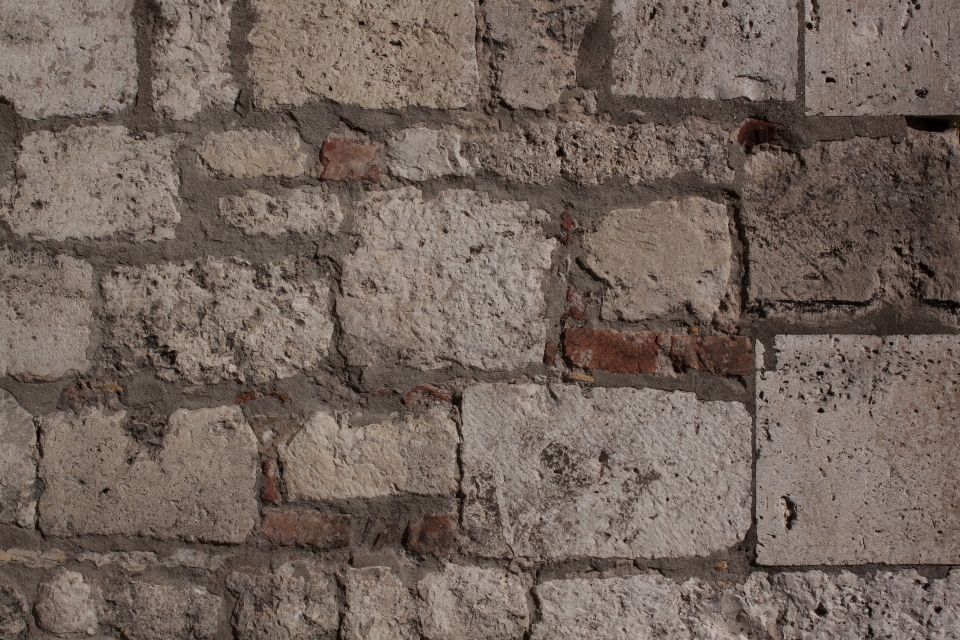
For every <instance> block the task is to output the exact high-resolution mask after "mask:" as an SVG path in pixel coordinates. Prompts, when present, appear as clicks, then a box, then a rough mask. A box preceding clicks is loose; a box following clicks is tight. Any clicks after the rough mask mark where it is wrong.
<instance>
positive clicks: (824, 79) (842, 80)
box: [804, 0, 960, 116]
mask: <svg viewBox="0 0 960 640" xmlns="http://www.w3.org/2000/svg"><path fill="white" fill-rule="evenodd" d="M804 5H805V8H806V13H805V16H804V19H805V22H806V27H807V29H806V37H805V51H806V65H805V66H806V73H807V77H806V105H807V113H811V114H824V115H830V116H874V115H901V114H905V115H911V114H912V115H944V114H954V113H957V112H960V80H958V79H957V74H958V71H960V35H958V31H960V15H958V14H957V11H956V5H955V4H953V3H952V2H949V1H947V2H944V1H941V2H918V1H915V0H896V1H888V2H861V3H850V2H844V1H842V0H805V1H804Z"/></svg>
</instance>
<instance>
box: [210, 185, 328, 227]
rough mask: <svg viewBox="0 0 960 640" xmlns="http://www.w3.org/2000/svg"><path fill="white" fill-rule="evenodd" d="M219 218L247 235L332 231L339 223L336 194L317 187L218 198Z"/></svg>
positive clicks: (252, 192)
mask: <svg viewBox="0 0 960 640" xmlns="http://www.w3.org/2000/svg"><path fill="white" fill-rule="evenodd" d="M220 217H222V218H223V219H224V220H225V221H226V222H227V224H229V225H230V226H233V227H237V228H238V229H242V230H243V232H244V233H245V234H247V235H248V236H252V235H257V234H264V235H268V236H270V237H271V238H279V237H280V236H282V235H284V234H285V233H300V234H303V235H313V234H316V233H328V234H331V235H333V234H335V233H337V232H338V231H339V230H340V224H341V223H342V222H343V210H342V209H341V208H340V199H339V198H338V197H337V196H336V194H333V193H329V192H328V191H327V190H326V189H323V188H320V187H306V188H303V189H292V190H290V191H286V192H284V193H283V194H282V195H280V196H271V195H268V194H266V193H262V192H260V191H247V192H246V193H245V194H244V195H242V196H225V197H223V198H220Z"/></svg>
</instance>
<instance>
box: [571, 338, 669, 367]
mask: <svg viewBox="0 0 960 640" xmlns="http://www.w3.org/2000/svg"><path fill="white" fill-rule="evenodd" d="M662 340H663V336H662V335H660V334H659V333H621V332H619V331H599V330H597V329H567V330H566V331H564V332H563V353H564V355H565V356H566V357H567V359H568V360H570V363H571V364H572V365H573V366H575V367H583V368H584V369H592V370H595V371H612V372H614V373H656V372H657V369H658V368H659V367H660V363H659V356H660V343H661V342H662Z"/></svg>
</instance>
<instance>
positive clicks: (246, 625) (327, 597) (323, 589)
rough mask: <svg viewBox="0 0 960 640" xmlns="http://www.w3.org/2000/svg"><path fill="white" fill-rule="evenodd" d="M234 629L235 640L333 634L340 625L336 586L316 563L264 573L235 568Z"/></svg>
mask: <svg viewBox="0 0 960 640" xmlns="http://www.w3.org/2000/svg"><path fill="white" fill-rule="evenodd" d="M227 586H228V587H229V589H230V590H231V591H232V592H233V593H234V595H236V596H237V606H236V608H235V609H234V611H233V628H234V631H235V632H236V634H237V638H238V639H239V640H259V639H263V640H269V639H273V638H276V639H277V640H299V639H300V638H314V637H318V635H319V634H327V633H329V634H332V633H335V632H336V631H337V628H338V627H339V624H340V614H339V612H338V610H337V600H336V593H337V586H336V583H334V581H333V578H331V577H330V576H328V575H327V574H325V573H324V572H323V571H322V570H321V568H320V567H319V566H317V565H308V566H305V567H294V566H293V565H291V564H289V563H287V564H283V565H281V566H280V567H279V568H278V569H277V570H276V571H274V572H272V573H269V574H266V575H256V576H254V575H249V574H246V573H233V574H231V575H230V577H229V578H228V580H227Z"/></svg>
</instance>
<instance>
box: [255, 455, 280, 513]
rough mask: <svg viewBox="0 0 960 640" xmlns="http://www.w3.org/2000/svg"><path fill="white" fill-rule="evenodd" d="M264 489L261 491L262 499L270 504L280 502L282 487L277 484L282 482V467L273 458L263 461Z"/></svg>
mask: <svg viewBox="0 0 960 640" xmlns="http://www.w3.org/2000/svg"><path fill="white" fill-rule="evenodd" d="M263 479H264V484H263V490H262V491H261V492H260V499H261V500H263V501H264V502H269V503H270V504H280V502H281V500H280V489H279V488H277V484H279V482H280V467H279V466H278V465H277V461H276V460H274V459H273V458H270V459H269V460H266V461H265V462H264V463H263Z"/></svg>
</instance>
